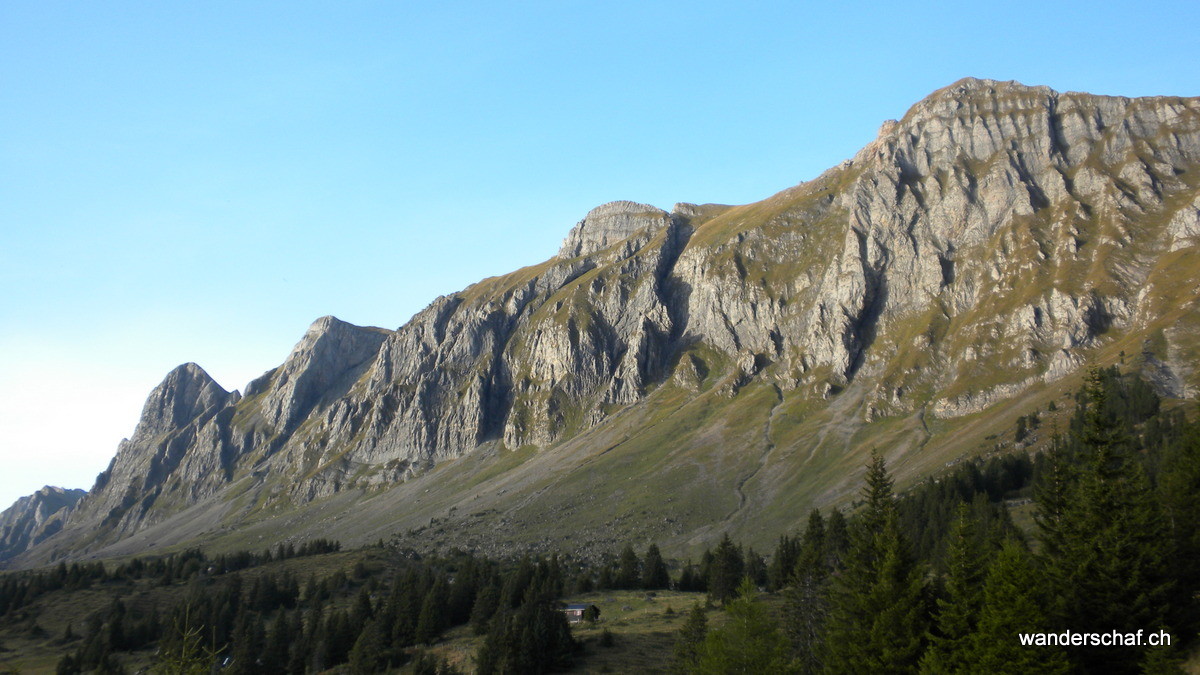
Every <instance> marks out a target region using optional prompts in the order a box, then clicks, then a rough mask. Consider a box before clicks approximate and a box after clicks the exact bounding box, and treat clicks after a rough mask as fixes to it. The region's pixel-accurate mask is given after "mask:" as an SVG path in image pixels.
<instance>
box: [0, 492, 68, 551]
mask: <svg viewBox="0 0 1200 675" xmlns="http://www.w3.org/2000/svg"><path fill="white" fill-rule="evenodd" d="M84 494H86V492H85V491H83V490H64V489H63V488H60V487H52V486H50V485H47V486H46V487H44V488H42V489H41V490H38V491H37V492H35V493H33V494H31V495H29V496H28V497H21V498H20V499H18V500H17V501H16V502H15V503H14V504H13V505H12V506H10V507H8V508H7V509H6V510H5V511H4V512H3V513H0V561H4V560H7V559H9V558H11V557H13V556H15V555H17V554H19V553H22V552H24V551H25V550H26V549H28V548H29V547H30V546H33V545H35V544H38V543H40V542H41V541H42V540H43V539H45V538H46V537H49V536H51V535H53V534H55V533H56V532H58V531H59V530H60V529H62V525H63V520H64V518H65V516H66V513H67V512H69V511H70V509H71V507H72V506H74V505H75V503H76V502H78V501H79V499H80V498H81V497H83V495H84Z"/></svg>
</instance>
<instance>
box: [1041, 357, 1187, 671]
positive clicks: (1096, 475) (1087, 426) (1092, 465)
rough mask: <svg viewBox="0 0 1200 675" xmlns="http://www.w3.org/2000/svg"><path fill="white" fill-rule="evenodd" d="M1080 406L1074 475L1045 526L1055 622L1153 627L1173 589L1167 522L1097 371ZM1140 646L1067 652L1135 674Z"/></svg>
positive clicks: (1078, 627) (1085, 663)
mask: <svg viewBox="0 0 1200 675" xmlns="http://www.w3.org/2000/svg"><path fill="white" fill-rule="evenodd" d="M1082 404H1083V410H1082V424H1081V425H1080V426H1079V432H1078V436H1079V438H1078V441H1079V446H1080V457H1079V462H1080V466H1079V469H1078V474H1077V476H1075V477H1074V481H1073V482H1072V483H1071V484H1069V485H1068V486H1067V489H1066V499H1065V500H1064V501H1065V504H1063V505H1062V506H1061V507H1058V508H1061V517H1060V518H1059V522H1058V523H1057V527H1055V528H1050V529H1046V528H1044V529H1043V535H1044V537H1045V538H1044V539H1043V544H1044V546H1043V560H1044V564H1045V568H1046V570H1047V577H1048V579H1049V581H1050V583H1051V584H1052V590H1053V593H1054V603H1053V609H1054V611H1055V614H1056V617H1055V618H1056V619H1057V620H1058V626H1057V627H1058V628H1060V629H1071V630H1075V631H1080V632H1097V633H1102V632H1107V631H1112V630H1117V631H1121V632H1134V631H1137V630H1138V629H1158V628H1160V627H1161V626H1162V625H1163V623H1164V621H1165V619H1166V609H1167V607H1168V604H1169V599H1170V596H1169V593H1170V590H1171V584H1170V579H1169V575H1168V569H1167V565H1168V563H1169V560H1170V543H1171V541H1170V537H1169V536H1168V533H1167V530H1166V528H1165V527H1164V519H1163V518H1162V514H1161V511H1160V509H1159V505H1158V504H1157V502H1156V501H1155V500H1154V498H1153V496H1154V495H1153V492H1152V490H1151V487H1150V483H1149V480H1148V479H1147V477H1146V475H1145V473H1144V471H1143V470H1142V467H1141V465H1140V464H1139V463H1138V462H1137V461H1135V460H1134V458H1133V456H1132V453H1131V452H1130V449H1129V447H1128V444H1129V436H1128V434H1127V432H1126V430H1125V429H1123V428H1122V427H1121V425H1120V423H1119V422H1118V421H1117V420H1116V419H1115V417H1114V415H1113V414H1112V412H1111V411H1110V410H1109V408H1108V392H1107V390H1106V387H1105V381H1104V378H1103V376H1102V374H1101V373H1100V372H1099V371H1097V370H1093V371H1092V372H1091V373H1090V374H1089V376H1088V381H1087V384H1086V386H1085V388H1084V391H1083V397H1082ZM1051 508H1054V506H1053V505H1052V504H1051ZM1143 651H1144V650H1138V649H1123V650H1113V649H1111V648H1104V647H1078V648H1074V649H1073V650H1072V657H1073V658H1074V659H1075V660H1076V661H1077V662H1078V664H1079V665H1080V666H1081V667H1082V668H1083V669H1085V670H1095V669H1098V668H1104V669H1106V670H1109V671H1110V672H1119V671H1132V670H1134V669H1136V667H1137V663H1138V661H1139V660H1140V659H1141V658H1142V657H1143V653H1142V652H1143Z"/></svg>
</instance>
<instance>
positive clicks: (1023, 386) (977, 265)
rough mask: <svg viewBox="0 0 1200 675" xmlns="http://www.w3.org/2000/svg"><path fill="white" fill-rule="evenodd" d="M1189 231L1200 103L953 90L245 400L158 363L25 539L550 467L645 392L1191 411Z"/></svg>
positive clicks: (619, 212) (615, 206) (495, 284)
mask: <svg viewBox="0 0 1200 675" xmlns="http://www.w3.org/2000/svg"><path fill="white" fill-rule="evenodd" d="M1197 237H1200V99H1192V98H1166V97H1161V98H1145V99H1127V98H1116V97H1103V96H1093V95H1089V94H1077V93H1066V94H1062V93H1058V92H1055V91H1052V90H1050V89H1047V88H1045V87H1026V86H1023V85H1020V84H1017V83H1014V82H995V81H990V80H974V79H967V80H962V81H960V82H957V83H955V84H953V85H951V86H950V87H947V88H945V89H942V90H939V91H937V92H935V93H934V94H932V95H931V96H930V97H928V98H927V99H925V100H924V101H921V102H920V103H918V104H917V105H915V106H913V108H912V109H911V110H909V111H908V113H907V114H906V115H904V116H903V117H902V118H901V119H900V120H898V121H891V122H887V123H885V124H884V125H883V127H882V128H881V130H880V133H879V136H878V137H877V138H876V139H875V140H874V141H873V142H872V143H870V144H869V145H867V147H865V148H863V149H862V150H861V151H860V152H858V153H857V154H856V155H855V156H854V157H853V158H852V159H851V160H848V161H846V162H843V163H842V164H840V165H839V166H837V167H834V168H832V169H830V170H829V171H827V172H826V173H824V174H822V175H821V176H820V177H818V178H816V179H815V180H812V181H809V182H806V183H802V184H800V185H797V186H795V187H792V188H790V189H788V190H785V191H783V192H781V193H779V194H777V195H774V196H772V197H770V198H768V199H766V200H764V201H762V202H759V203H756V204H749V205H745V206H721V205H713V204H708V205H696V204H678V205H676V206H675V207H674V209H673V211H672V212H670V213H668V212H666V211H662V210H660V209H657V208H655V207H652V206H647V205H644V204H636V203H633V202H612V203H609V204H605V205H602V206H599V207H597V208H595V209H593V210H592V211H591V212H589V213H588V214H587V215H586V216H585V217H584V218H583V220H581V221H580V222H579V223H578V224H577V225H576V226H575V227H574V228H573V229H572V230H571V231H570V233H569V234H568V236H567V238H566V240H565V241H564V243H563V246H562V249H561V250H560V251H559V254H558V255H557V256H556V257H554V258H552V259H550V260H548V261H546V262H545V263H542V264H540V265H536V266H533V267H529V268H525V269H522V270H518V271H516V272H513V273H511V274H508V275H505V276H502V277H496V278H492V279H486V280H484V281H481V282H479V283H477V284H475V285H473V286H471V287H469V288H467V289H464V290H463V291H461V292H458V293H454V294H451V295H448V296H444V297H441V298H438V299H437V300H435V301H434V302H433V303H432V304H431V305H430V306H429V307H427V308H426V309H425V310H424V311H422V312H420V313H418V314H417V315H416V316H414V317H413V318H412V320H411V321H409V322H408V323H407V324H405V325H404V326H402V327H400V328H398V329H397V330H395V331H388V330H383V329H377V328H360V327H356V326H351V325H349V324H346V323H343V322H341V321H338V320H336V319H333V318H332V317H325V318H323V319H319V320H318V321H317V322H316V323H314V324H313V326H312V327H311V328H310V329H309V331H308V332H307V333H306V334H305V336H304V337H303V339H302V340H301V341H300V343H299V344H298V345H297V346H296V348H295V349H294V350H293V351H292V353H291V355H290V356H289V357H288V358H287V360H286V361H285V362H284V364H283V365H281V366H280V367H278V368H276V369H274V370H272V371H269V372H268V373H266V374H265V375H264V376H263V377H261V378H259V379H258V380H256V381H255V382H253V383H251V384H250V386H249V387H248V388H247V391H246V396H245V397H241V396H239V395H238V394H237V392H233V393H229V392H225V391H224V390H222V389H221V388H220V387H218V386H217V385H216V383H214V382H212V380H211V379H210V378H208V377H207V375H205V374H204V373H203V371H202V370H200V369H199V368H198V367H197V366H194V365H191V364H189V365H186V366H181V367H180V368H179V369H177V370H176V371H173V372H172V373H171V374H170V375H168V377H167V379H166V380H165V381H164V382H163V384H162V385H160V386H159V387H158V388H156V389H155V391H154V392H153V393H152V394H151V396H150V399H149V400H148V401H147V405H146V410H145V412H144V413H143V416H142V420H141V422H140V423H139V424H138V427H137V429H136V431H135V432H134V434H133V438H132V439H131V440H128V441H125V442H123V443H122V444H121V446H120V448H119V449H118V452H117V456H116V458H115V459H114V460H113V464H112V465H111V466H110V468H109V469H108V470H107V471H106V472H105V473H104V474H102V475H101V476H100V479H99V480H98V481H97V483H96V487H94V488H93V489H92V491H91V492H90V493H89V494H88V496H87V497H86V498H85V499H84V500H83V501H81V502H80V504H79V505H78V506H77V507H76V508H75V509H74V510H73V511H72V512H71V514H70V517H69V518H68V520H67V523H66V525H65V527H64V530H63V532H62V533H61V534H59V535H57V536H56V537H54V538H51V540H48V541H47V542H46V544H47V545H49V544H51V543H54V542H55V541H57V542H58V544H57V545H59V546H61V547H63V550H76V551H77V550H79V549H80V548H81V547H86V546H87V545H89V544H87V542H102V541H109V540H113V539H115V538H120V537H123V536H127V535H128V534H129V533H131V532H135V531H137V530H139V529H140V528H144V527H146V526H147V525H148V524H151V523H154V522H160V521H162V520H163V519H166V518H170V517H172V514H175V513H178V512H179V511H181V510H182V509H185V508H187V507H188V506H190V505H194V504H198V503H202V502H204V501H205V500H217V499H227V500H228V499H230V497H229V495H232V494H238V495H240V494H247V493H248V494H252V495H255V498H256V500H257V502H256V503H258V504H260V505H262V508H267V507H273V506H276V505H280V504H286V503H289V502H292V503H302V502H307V501H309V500H313V499H318V498H322V497H326V496H329V495H333V494H335V493H339V492H342V491H345V490H348V489H352V488H373V487H378V486H384V485H390V484H394V483H396V482H398V481H404V480H406V479H408V478H410V477H412V476H414V475H415V474H418V473H420V472H423V471H425V470H426V469H427V468H428V467H430V466H431V465H433V464H435V463H437V462H442V461H445V460H449V459H453V458H458V457H461V456H463V455H465V454H467V453H471V452H472V451H474V450H476V449H478V448H480V447H483V446H489V447H502V448H509V449H515V448H519V447H525V446H537V447H540V448H543V449H546V450H549V451H553V449H554V448H555V447H558V446H559V445H560V444H562V443H565V442H567V441H570V440H571V439H573V438H577V437H579V436H580V435H581V434H584V433H585V432H588V431H589V430H591V429H595V428H597V427H601V426H603V425H606V424H609V423H610V422H611V421H612V420H613V419H614V418H615V417H616V416H618V415H620V414H621V412H622V411H625V410H631V409H633V408H634V407H637V406H639V405H644V404H646V401H648V400H650V399H649V397H650V396H651V394H652V393H653V392H655V391H656V390H657V388H659V387H661V386H664V384H670V385H671V386H685V387H690V388H692V389H697V388H698V387H699V386H700V384H699V383H701V382H706V383H708V384H706V385H705V386H717V387H718V388H719V390H720V391H722V392H724V394H725V395H727V396H729V397H737V396H739V392H740V391H741V390H742V389H743V388H744V387H746V386H747V385H748V384H749V383H752V382H755V381H761V382H766V383H770V384H771V385H772V386H773V387H774V388H775V390H776V391H777V392H779V393H780V396H784V395H786V396H789V397H791V398H793V399H804V400H808V401H811V402H812V405H814V406H820V405H825V404H826V403H825V402H824V400H825V399H829V400H830V403H828V404H829V405H832V404H833V402H834V399H836V397H837V396H838V395H839V392H841V391H843V390H845V389H846V388H847V387H849V386H850V385H854V386H855V387H856V391H861V392H862V396H863V397H864V399H863V400H864V401H865V407H864V409H865V410H866V412H865V413H864V414H865V416H866V419H865V420H863V421H864V422H866V421H869V420H872V419H877V418H881V417H888V416H899V415H909V414H915V413H918V412H919V413H920V414H921V415H924V414H925V413H928V414H929V415H930V416H935V417H937V416H940V417H954V416H960V415H965V414H969V413H973V412H978V411H981V410H984V409H986V408H987V407H988V406H990V405H992V404H993V403H995V402H997V401H999V400H1002V399H1005V398H1007V397H1011V396H1015V395H1017V394H1019V393H1021V392H1023V391H1025V390H1027V389H1028V388H1030V387H1033V386H1038V385H1041V384H1046V383H1048V382H1053V381H1055V380H1057V379H1059V378H1062V377H1065V376H1067V375H1069V374H1071V373H1073V372H1075V371H1076V370H1077V369H1079V368H1080V367H1082V366H1083V365H1085V364H1086V363H1089V362H1095V361H1096V360H1103V359H1109V360H1111V359H1113V358H1115V354H1112V353H1111V352H1112V351H1115V350H1116V349H1117V348H1115V347H1114V345H1118V344H1120V345H1122V347H1120V349H1121V350H1122V351H1125V347H1124V346H1127V345H1141V348H1140V350H1139V349H1135V348H1132V347H1130V348H1128V350H1129V353H1130V356H1131V357H1135V358H1139V359H1141V364H1142V366H1141V367H1142V368H1143V370H1144V371H1145V372H1147V373H1148V374H1150V376H1151V377H1152V380H1153V381H1154V382H1156V383H1158V386H1159V387H1160V389H1161V390H1162V391H1163V392H1164V393H1167V394H1170V395H1177V396H1180V395H1191V392H1194V391H1195V390H1196V386H1197V384H1198V383H1197V382H1196V380H1195V377H1196V375H1195V374H1194V373H1193V372H1192V370H1191V369H1190V368H1188V367H1187V365H1186V364H1187V363H1188V362H1189V355H1190V354H1192V353H1194V350H1195V348H1197V347H1200V345H1198V344H1197V343H1198V342H1200V337H1198V336H1200V320H1198V319H1197V318H1196V317H1197V312H1195V309H1194V308H1195V307H1196V306H1197V305H1196V303H1197V302H1198V301H1200V250H1198V248H1197V245H1198V244H1200V242H1198V241H1197ZM1139 351H1140V352H1141V354H1138V353H1137V352H1139ZM714 382H716V383H717V384H716V385H713V384H712V383H714ZM922 419H924V418H922ZM714 442H717V441H714ZM80 542H84V543H82V544H81V543H80Z"/></svg>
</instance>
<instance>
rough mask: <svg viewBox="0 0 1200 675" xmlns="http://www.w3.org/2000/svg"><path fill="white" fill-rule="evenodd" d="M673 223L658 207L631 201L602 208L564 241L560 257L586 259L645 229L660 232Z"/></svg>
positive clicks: (605, 205) (669, 216) (603, 205)
mask: <svg viewBox="0 0 1200 675" xmlns="http://www.w3.org/2000/svg"><path fill="white" fill-rule="evenodd" d="M670 223H671V214H669V213H667V212H666V211H663V210H662V209H660V208H658V207H656V206H650V205H649V204H639V203H637V202H631V201H615V202H608V203H606V204H601V205H600V206H597V207H596V208H594V209H592V210H591V211H588V214H587V215H586V216H584V217H583V220H581V221H579V223H578V224H576V225H575V227H574V228H572V229H571V233H570V234H568V235H567V238H566V240H565V241H563V245H562V248H561V249H560V250H559V252H558V255H559V257H562V258H574V257H576V256H581V255H587V254H589V253H594V252H596V251H600V250H603V249H606V248H608V247H609V246H612V245H613V244H615V243H617V242H619V241H622V240H624V239H628V238H629V236H630V235H632V234H634V233H635V232H639V231H641V230H645V229H656V230H657V229H659V228H663V227H666V226H667V225H669V224H670Z"/></svg>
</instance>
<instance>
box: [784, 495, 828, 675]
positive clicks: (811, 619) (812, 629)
mask: <svg viewBox="0 0 1200 675" xmlns="http://www.w3.org/2000/svg"><path fill="white" fill-rule="evenodd" d="M825 548H826V547H825V520H824V518H822V517H821V512H820V511H819V510H817V509H813V510H812V513H810V514H809V516H808V528H807V529H806V530H805V531H804V536H803V538H802V539H801V540H800V544H799V547H798V551H797V554H796V561H795V568H794V570H793V572H792V574H791V575H790V577H791V579H792V583H791V585H790V586H788V587H787V589H786V590H785V591H784V603H783V614H784V619H785V621H784V632H785V634H786V635H787V637H788V640H789V641H790V642H791V644H792V653H793V654H794V655H795V657H796V665H797V668H798V669H799V671H800V672H802V673H817V672H820V670H821V648H822V644H821V638H822V635H823V631H824V626H825V615H826V611H827V608H828V600H827V598H826V593H827V584H826V581H827V579H828V577H829V572H830V569H829V567H828V562H827V561H828V558H827V556H826V550H825Z"/></svg>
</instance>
